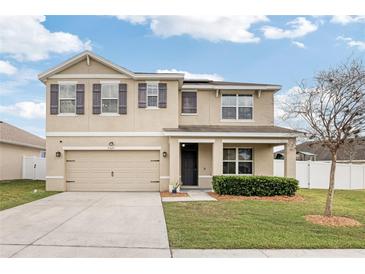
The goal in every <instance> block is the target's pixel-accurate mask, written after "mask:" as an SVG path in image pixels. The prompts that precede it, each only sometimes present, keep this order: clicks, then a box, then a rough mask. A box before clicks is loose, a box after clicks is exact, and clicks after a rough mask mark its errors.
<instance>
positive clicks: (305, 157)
mask: <svg viewBox="0 0 365 274" xmlns="http://www.w3.org/2000/svg"><path fill="white" fill-rule="evenodd" d="M274 159H275V160H284V151H283V150H280V151H278V152H275V153H274ZM296 159H297V161H315V160H316V154H314V153H310V152H307V151H298V147H297V157H296Z"/></svg>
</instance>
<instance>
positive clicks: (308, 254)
mask: <svg viewBox="0 0 365 274" xmlns="http://www.w3.org/2000/svg"><path fill="white" fill-rule="evenodd" d="M172 256H173V257H174V258H365V249H172Z"/></svg>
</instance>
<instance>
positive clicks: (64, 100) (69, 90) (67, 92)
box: [59, 84, 76, 113]
mask: <svg viewBox="0 0 365 274" xmlns="http://www.w3.org/2000/svg"><path fill="white" fill-rule="evenodd" d="M59 109H60V113H76V84H60V85H59Z"/></svg>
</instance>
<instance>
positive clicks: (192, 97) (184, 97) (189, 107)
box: [181, 91, 197, 113]
mask: <svg viewBox="0 0 365 274" xmlns="http://www.w3.org/2000/svg"><path fill="white" fill-rule="evenodd" d="M181 102H182V108H181V112H182V113H196V112H197V106H196V92H195V91H183V92H182V93H181Z"/></svg>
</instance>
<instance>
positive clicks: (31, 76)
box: [0, 68, 40, 95]
mask: <svg viewBox="0 0 365 274" xmlns="http://www.w3.org/2000/svg"><path fill="white" fill-rule="evenodd" d="M32 81H37V82H38V78H37V72H36V71H35V70H33V69H26V68H22V69H19V70H18V71H17V73H15V74H14V75H12V76H11V78H10V79H9V80H4V81H0V95H7V94H11V93H16V92H17V91H20V90H21V89H23V88H24V87H26V86H27V85H29V83H30V82H32ZM39 83H40V82H39Z"/></svg>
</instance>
